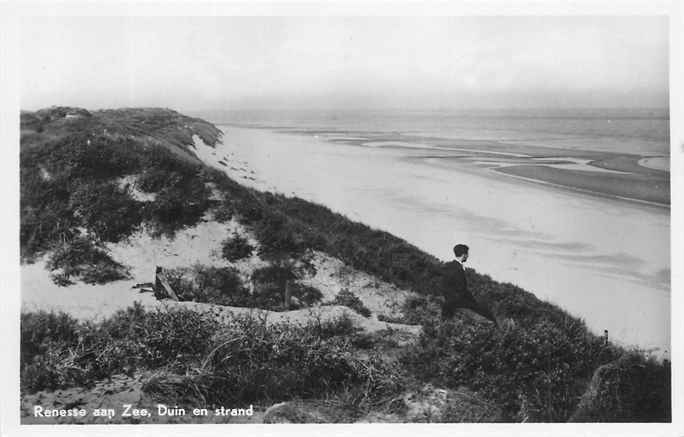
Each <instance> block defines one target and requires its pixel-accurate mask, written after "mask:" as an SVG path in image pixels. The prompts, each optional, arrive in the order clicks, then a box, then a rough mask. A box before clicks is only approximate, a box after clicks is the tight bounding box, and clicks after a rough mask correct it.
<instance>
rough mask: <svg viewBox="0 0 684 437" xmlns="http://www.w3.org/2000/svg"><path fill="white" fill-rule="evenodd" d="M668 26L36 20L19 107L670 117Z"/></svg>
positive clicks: (579, 20) (572, 21) (648, 21)
mask: <svg viewBox="0 0 684 437" xmlns="http://www.w3.org/2000/svg"><path fill="white" fill-rule="evenodd" d="M667 38H668V29H667V18H665V17H495V18H485V17H459V18H429V17H420V18H411V17H404V18H377V17H375V18H374V17H368V18H343V17H317V18H295V17H273V18H270V17H259V18H244V17H218V18H109V17H93V18H66V17H54V18H39V19H37V18H31V19H25V20H24V21H23V22H22V29H21V44H22V47H21V59H22V62H21V68H22V71H21V77H22V89H21V99H22V100H21V105H22V107H23V108H25V109H37V108H39V107H44V106H50V105H75V106H83V107H87V108H101V107H120V106H165V107H172V108H176V109H181V110H182V109H185V110H201V109H245V108H249V109H254V108H385V107H391V108H405V109H431V108H456V109H460V108H471V107H484V108H501V107H503V108H506V107H624V106H628V107H629V106H651V107H663V106H666V105H667V96H668V40H667Z"/></svg>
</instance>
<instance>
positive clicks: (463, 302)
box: [440, 261, 498, 326]
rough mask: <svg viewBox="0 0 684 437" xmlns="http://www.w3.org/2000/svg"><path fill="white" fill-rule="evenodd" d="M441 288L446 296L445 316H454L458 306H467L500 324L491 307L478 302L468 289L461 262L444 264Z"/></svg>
mask: <svg viewBox="0 0 684 437" xmlns="http://www.w3.org/2000/svg"><path fill="white" fill-rule="evenodd" d="M440 289H441V292H442V296H443V297H444V304H443V305H442V317H443V318H451V317H453V316H454V314H455V313H456V309H458V308H467V309H470V310H472V311H474V312H476V313H477V314H479V315H481V316H483V317H486V318H487V319H489V320H491V321H492V322H494V324H496V325H497V326H498V322H497V320H496V317H495V316H494V314H492V312H491V311H490V310H489V308H487V307H485V306H484V305H481V304H480V303H479V302H477V301H476V300H475V298H474V297H473V295H472V294H471V293H470V291H468V281H467V279H466V273H465V269H464V268H463V264H461V263H460V262H458V261H450V262H447V263H444V264H443V265H442V277H441V284H440Z"/></svg>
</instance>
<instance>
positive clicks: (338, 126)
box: [198, 109, 670, 155]
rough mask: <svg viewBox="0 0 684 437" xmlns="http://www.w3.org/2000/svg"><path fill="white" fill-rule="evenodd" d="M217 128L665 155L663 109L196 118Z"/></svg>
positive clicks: (665, 113) (666, 134)
mask: <svg viewBox="0 0 684 437" xmlns="http://www.w3.org/2000/svg"><path fill="white" fill-rule="evenodd" d="M198 115H201V116H204V117H207V118H208V119H210V120H212V121H215V122H217V123H231V124H232V123H237V124H245V125H251V126H262V127H278V128H295V129H329V130H337V131H360V132H399V133H404V134H412V135H424V136H436V137H441V138H454V139H477V140H493V141H503V142H516V143H518V142H521V143H525V144H531V145H540V146H550V147H560V148H572V149H586V150H601V151H611V152H627V153H636V154H641V155H669V131H670V127H669V125H670V123H669V112H668V111H667V110H666V109H603V110H601V109H590V110H549V111H541V110H518V111H495V110H488V111H486V110H479V111H452V112H439V111H413V112H411V111H351V110H347V111H326V110H320V111H224V112H213V113H202V114H198Z"/></svg>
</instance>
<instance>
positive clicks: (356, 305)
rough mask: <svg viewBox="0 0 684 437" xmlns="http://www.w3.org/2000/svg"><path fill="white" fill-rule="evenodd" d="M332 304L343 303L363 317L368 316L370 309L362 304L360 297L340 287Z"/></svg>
mask: <svg viewBox="0 0 684 437" xmlns="http://www.w3.org/2000/svg"><path fill="white" fill-rule="evenodd" d="M332 304H333V305H344V306H346V307H348V308H351V309H353V310H354V311H356V312H357V313H359V314H361V315H362V316H363V317H370V316H371V311H370V310H369V309H368V308H367V307H366V305H364V304H363V302H362V301H361V299H359V298H358V296H357V295H355V294H354V293H352V292H351V291H349V290H347V289H346V288H345V289H342V290H340V291H339V293H337V295H336V296H335V299H334V300H333V301H332Z"/></svg>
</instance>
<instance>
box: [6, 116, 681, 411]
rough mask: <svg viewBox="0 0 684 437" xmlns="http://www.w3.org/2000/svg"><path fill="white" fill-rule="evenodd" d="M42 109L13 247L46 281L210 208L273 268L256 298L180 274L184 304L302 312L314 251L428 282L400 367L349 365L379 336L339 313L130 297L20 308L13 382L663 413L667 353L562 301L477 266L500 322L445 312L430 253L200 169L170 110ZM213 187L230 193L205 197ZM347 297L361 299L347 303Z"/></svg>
mask: <svg viewBox="0 0 684 437" xmlns="http://www.w3.org/2000/svg"><path fill="white" fill-rule="evenodd" d="M50 111H51V110H48V112H47V113H40V111H39V112H38V113H27V114H22V152H21V190H22V193H21V235H20V238H21V248H22V258H24V259H31V258H33V257H35V256H37V255H41V254H44V253H50V257H51V258H50V260H49V268H51V269H54V271H55V280H56V281H58V282H60V283H63V284H68V283H70V282H71V281H72V279H81V280H84V281H87V282H94V283H97V282H103V281H107V280H113V279H117V278H119V277H121V275H125V267H124V266H120V265H118V264H117V263H116V262H115V261H114V260H112V259H111V258H109V257H108V255H107V252H106V250H105V249H104V243H106V242H113V241H120V240H121V239H124V238H126V237H127V236H129V235H130V234H131V233H132V232H134V231H135V230H136V229H138V228H139V227H141V226H148V227H149V228H150V229H151V230H152V231H153V232H155V233H156V234H171V235H172V234H173V232H174V231H175V230H177V229H180V228H182V227H183V226H188V225H191V224H193V223H195V222H196V221H197V220H199V219H200V218H201V216H202V214H203V213H204V212H205V211H206V210H207V209H210V210H212V211H213V213H214V217H215V218H216V219H217V220H219V221H226V220H228V219H230V218H231V217H235V218H237V219H238V220H239V221H240V222H241V223H242V224H243V225H245V226H247V227H248V228H249V229H250V231H251V232H252V233H253V235H254V236H255V237H256V239H257V240H258V241H259V249H258V254H259V256H260V257H262V258H263V259H266V260H268V261H270V263H271V266H270V267H268V268H266V269H262V270H259V271H257V272H255V274H254V276H253V277H252V278H251V280H252V281H253V283H254V285H255V287H254V288H255V293H253V294H250V293H249V292H248V291H247V290H246V288H245V287H244V284H242V282H241V280H240V278H239V276H238V275H237V273H236V272H235V271H234V270H233V269H230V268H225V269H219V268H208V267H201V266H200V267H196V268H192V269H186V270H182V271H177V272H175V273H176V276H173V277H172V278H171V281H172V282H173V283H174V286H175V287H178V289H179V290H180V294H181V296H182V299H183V300H198V301H205V302H214V303H222V304H225V305H236V306H255V307H262V308H270V309H284V308H290V309H291V308H297V307H305V306H308V305H311V304H313V303H315V302H317V301H318V300H320V293H319V292H318V293H317V290H313V289H306V287H301V286H299V285H297V279H299V278H301V277H302V276H303V275H304V274H306V273H307V272H311V271H312V268H313V266H312V264H311V261H310V255H311V252H312V251H313V250H319V251H322V252H326V253H328V254H330V255H332V256H335V257H337V258H339V259H341V260H342V261H344V262H345V263H346V264H348V265H350V266H352V267H354V268H356V269H359V270H362V271H365V272H367V273H369V274H372V275H375V276H376V277H378V278H380V279H383V280H385V281H388V282H391V283H393V284H396V285H397V286H400V287H404V288H410V289H413V290H415V291H417V292H418V293H420V294H421V296H420V297H418V298H412V299H409V300H408V301H407V302H406V304H405V305H404V307H403V308H402V317H401V318H400V320H396V321H401V322H403V323H410V324H422V325H424V331H423V334H422V335H421V337H420V339H419V341H418V342H417V344H415V345H413V346H411V347H409V348H408V349H407V350H406V352H405V354H404V356H403V357H402V358H401V360H400V362H401V368H394V367H391V368H388V367H387V366H388V364H387V363H385V362H380V361H377V362H376V361H371V363H372V365H368V366H367V365H366V364H365V363H361V362H359V361H358V360H356V359H354V358H351V355H350V353H351V352H352V351H353V349H354V348H355V347H356V346H360V345H363V346H364V347H365V348H366V349H369V348H370V349H372V344H373V342H372V341H370V340H369V339H368V338H367V337H360V336H358V335H357V334H358V333H357V334H354V333H352V332H351V331H350V329H351V327H349V326H348V327H347V328H345V326H346V325H345V323H347V322H344V321H338V322H336V323H335V324H333V325H325V326H324V325H323V324H319V326H318V327H316V326H309V327H308V328H307V329H305V330H301V329H300V328H296V327H292V326H287V327H284V326H279V327H271V326H266V325H265V324H263V323H260V322H257V321H254V320H246V319H236V320H237V321H236V325H235V326H233V327H227V328H226V327H223V328H222V327H219V326H217V325H216V323H215V322H212V321H211V320H208V319H206V318H205V317H204V316H200V315H197V314H194V313H191V312H184V311H181V312H170V313H168V314H167V313H160V312H151V313H149V312H145V311H143V310H142V309H140V308H134V309H130V310H128V311H127V312H122V313H119V314H117V315H116V316H114V317H112V318H110V319H108V320H106V321H104V322H101V323H77V322H75V321H73V320H72V319H70V318H68V317H67V316H63V315H50V314H45V313H28V314H24V315H23V316H22V356H21V372H22V373H21V378H22V379H21V380H22V390H25V391H35V390H40V389H49V388H57V387H66V386H70V385H77V384H78V385H82V384H84V383H89V382H91V381H93V380H96V379H97V378H104V377H107V376H109V375H111V374H113V373H117V372H124V373H126V372H129V373H130V372H133V371H135V370H136V369H156V370H160V371H162V370H163V373H160V376H158V377H157V378H156V379H154V380H151V381H149V382H148V385H147V389H148V390H150V391H153V392H157V393H159V394H160V395H163V396H177V397H178V398H179V399H184V398H185V397H187V396H191V395H192V396H195V397H198V398H199V399H202V400H204V401H206V402H207V403H213V402H216V403H219V402H224V401H225V402H228V401H235V400H248V399H249V400H257V399H263V400H267V401H274V400H281V399H287V398H289V397H292V396H318V397H324V396H325V395H326V393H328V392H329V391H330V390H346V391H348V392H351V393H353V395H352V396H351V397H350V398H349V399H351V400H352V402H350V404H354V405H361V404H362V402H361V401H363V402H371V401H372V402H375V401H376V399H375V398H374V397H375V396H378V397H381V396H384V395H389V394H390V393H392V392H394V391H396V390H399V389H400V387H401V386H402V384H403V382H402V381H404V380H403V378H404V376H406V374H409V375H411V376H412V377H414V378H416V379H418V380H419V381H420V382H433V383H437V384H439V385H443V386H446V387H452V388H456V387H459V386H463V385H465V386H467V387H469V388H470V389H472V390H474V391H476V392H478V393H479V394H481V395H482V396H484V397H485V398H487V399H488V400H490V401H492V402H494V403H495V404H496V405H498V406H499V407H500V408H501V409H502V411H503V413H504V415H505V418H506V419H507V420H515V421H522V420H529V421H566V420H569V419H573V420H592V421H601V420H610V421H623V420H640V421H663V420H669V417H670V404H669V398H670V382H669V374H670V368H669V363H668V362H667V361H665V362H661V363H658V362H655V361H651V360H648V359H646V358H645V356H644V355H643V354H641V353H633V352H627V351H624V350H623V349H621V348H617V347H615V346H613V345H610V344H608V345H605V344H604V343H603V340H602V339H600V338H597V337H596V336H595V335H593V334H591V333H590V332H589V331H588V330H587V328H586V327H585V325H584V324H583V323H582V322H581V321H579V320H577V319H576V318H573V317H571V316H569V315H568V314H567V313H565V312H564V311H563V310H561V309H560V308H558V307H556V306H554V305H551V304H549V303H546V302H542V301H540V300H539V299H537V298H536V297H535V296H534V295H532V294H531V293H528V292H526V291H524V290H522V289H520V288H518V287H516V286H514V285H512V284H507V283H499V282H496V281H493V280H492V279H491V278H490V277H488V276H486V275H481V274H478V273H477V272H475V271H473V270H470V269H468V270H467V276H468V283H469V286H470V289H471V291H472V293H473V295H474V297H473V296H463V299H462V301H463V306H464V307H466V308H472V309H474V310H475V311H478V308H482V307H486V308H488V309H490V310H491V311H492V312H493V313H494V314H495V315H496V318H497V319H498V320H499V321H500V322H501V325H502V328H500V329H495V328H494V327H493V326H492V325H491V324H490V323H487V322H484V321H483V320H482V319H481V318H479V317H476V316H469V315H468V313H467V312H464V313H460V314H458V315H457V316H456V317H455V318H454V320H452V321H448V322H442V321H441V320H439V317H438V314H439V303H440V301H439V297H438V296H439V294H440V293H439V289H438V284H439V276H440V263H439V261H438V260H437V259H436V258H434V257H432V256H430V255H428V254H426V253H424V252H422V251H420V250H419V249H418V248H416V247H414V246H412V245H410V244H408V243H407V242H405V241H404V240H401V239H399V238H397V237H395V236H393V235H391V234H389V233H386V232H382V231H379V230H375V229H371V228H370V227H368V226H366V225H363V224H361V223H356V222H353V221H351V220H349V219H348V218H346V217H344V216H342V215H340V214H336V213H334V212H332V211H331V210H330V209H328V208H326V207H323V206H320V205H316V204H313V203H310V202H307V201H305V200H302V199H298V198H289V197H286V196H282V195H277V194H272V193H265V192H258V191H255V190H252V189H249V188H246V187H243V186H241V185H239V184H238V183H236V182H235V181H233V180H231V179H229V178H228V177H227V176H226V175H225V174H223V173H222V172H220V171H217V170H211V169H207V168H205V167H202V166H200V165H198V164H197V163H196V162H195V160H194V158H193V157H192V156H190V155H189V154H188V153H187V152H186V151H185V149H183V150H182V151H181V150H176V149H177V147H175V146H174V145H175V144H180V143H179V141H181V140H183V141H185V140H187V138H188V137H187V135H188V134H189V132H187V131H186V130H185V128H178V127H176V128H174V127H173V126H174V125H179V124H180V125H182V124H183V123H185V120H186V119H185V118H180V119H179V117H182V116H180V115H179V114H177V113H173V112H171V113H169V112H166V111H162V112H161V113H159V114H156V113H155V114H153V113H154V111H153V112H152V113H150V112H149V111H145V110H142V111H138V110H136V111H133V112H132V113H131V114H127V113H126V111H114V112H109V111H101V112H94V113H88V114H87V115H86V114H82V115H80V116H79V117H77V118H74V119H73V120H65V119H63V116H62V118H59V111H58V110H52V111H53V112H55V114H53V113H51V112H50ZM148 115H153V116H152V118H151V120H150V121H149V122H148V120H147V119H146V116H148ZM165 117H167V119H166V120H164V118H165ZM114 120H116V122H114ZM131 120H132V121H131ZM179 120H182V121H181V122H180V123H179ZM129 121H131V124H130V126H132V127H131V128H130V129H129V128H128V127H127V126H128V123H129ZM70 123H74V124H73V125H72V124H70ZM196 123H200V125H201V126H200V127H199V128H197V129H202V130H203V131H204V130H206V131H208V132H214V131H213V130H212V129H210V128H209V127H207V126H211V125H209V124H208V123H206V125H207V126H204V125H202V124H201V123H202V122H201V121H191V122H190V123H189V125H192V126H196ZM119 124H120V125H121V126H119ZM93 126H94V127H97V129H94V128H93ZM103 126H104V127H103ZM211 127H212V128H213V126H211ZM102 129H107V132H104V131H103V130H102ZM214 129H215V128H214ZM177 130H178V132H177ZM207 135H208V134H207ZM216 135H217V134H216ZM167 136H168V139H167V138H166V137H167ZM200 136H202V135H200ZM207 138H208V139H209V140H211V137H207ZM88 141H90V144H88ZM205 142H208V141H207V140H206V139H205ZM181 143H182V141H181ZM126 175H135V176H136V182H135V188H137V189H139V190H141V191H144V192H153V193H156V198H155V200H154V201H151V202H141V201H138V200H135V198H134V197H133V196H132V195H131V187H125V186H124V187H122V186H121V184H119V183H117V182H116V180H117V178H120V177H122V176H126ZM208 183H211V184H213V186H215V187H216V189H217V190H219V191H220V192H221V194H222V195H223V198H224V199H225V200H223V201H221V202H217V203H212V202H211V201H209V191H208V189H207V188H206V187H207V184H208ZM245 243H246V242H245V241H239V240H236V239H235V238H233V239H231V240H229V241H227V242H226V243H225V244H224V246H223V253H224V256H225V257H226V258H227V259H233V260H238V259H241V258H244V257H246V256H249V254H250V253H251V250H250V249H249V248H248V247H247V245H246V244H245ZM252 250H254V249H252ZM298 287H299V288H298ZM286 295H287V296H289V297H290V299H289V303H287V304H286V301H288V299H286ZM342 298H344V296H343V297H342ZM342 298H341V299H342ZM475 299H477V301H476V300H475ZM346 301H347V302H348V303H347V304H348V306H351V305H356V304H355V303H354V302H355V300H354V299H353V298H351V296H347V299H346ZM217 331H218V332H221V334H220V335H218V334H217V335H213V333H214V332H217ZM141 332H147V333H149V332H152V333H154V335H151V336H146V335H140V336H138V335H137V334H139V333H141ZM331 332H336V333H337V334H331ZM157 333H158V335H157ZM179 333H182V335H179ZM354 342H355V344H356V346H355V345H354V344H353V343H354ZM369 342H370V343H369ZM229 356H230V357H233V358H232V359H229V360H228V359H225V358H226V357H229ZM259 381H261V382H259ZM263 381H266V382H267V383H263ZM236 387H237V388H239V389H238V390H236ZM588 389H591V390H589V391H588ZM371 398H373V399H371ZM357 401H358V402H357ZM179 402H180V401H179Z"/></svg>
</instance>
